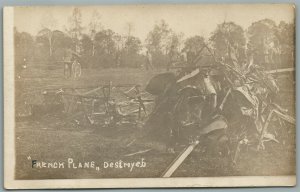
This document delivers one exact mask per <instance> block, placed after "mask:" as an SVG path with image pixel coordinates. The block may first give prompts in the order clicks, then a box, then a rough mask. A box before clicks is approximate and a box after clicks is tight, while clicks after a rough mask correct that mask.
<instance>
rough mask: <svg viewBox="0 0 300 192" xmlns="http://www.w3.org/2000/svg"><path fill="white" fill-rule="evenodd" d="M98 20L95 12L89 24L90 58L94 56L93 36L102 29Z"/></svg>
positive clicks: (98, 16) (97, 14)
mask: <svg viewBox="0 0 300 192" xmlns="http://www.w3.org/2000/svg"><path fill="white" fill-rule="evenodd" d="M100 18H101V17H100V14H99V13H98V12H97V11H96V10H95V11H94V12H93V14H92V18H91V21H90V23H89V32H90V39H91V41H92V52H91V53H92V56H94V55H95V35H96V33H97V32H98V31H100V30H101V29H103V26H102V24H101V22H100Z"/></svg>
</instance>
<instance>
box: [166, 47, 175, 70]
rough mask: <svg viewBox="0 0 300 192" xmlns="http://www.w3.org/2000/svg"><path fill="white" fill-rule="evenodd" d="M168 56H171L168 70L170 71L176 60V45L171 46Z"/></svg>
mask: <svg viewBox="0 0 300 192" xmlns="http://www.w3.org/2000/svg"><path fill="white" fill-rule="evenodd" d="M168 56H169V62H168V64H167V71H169V69H170V67H171V66H172V65H173V63H175V62H176V51H175V47H174V45H172V46H171V48H170V51H169V53H168Z"/></svg>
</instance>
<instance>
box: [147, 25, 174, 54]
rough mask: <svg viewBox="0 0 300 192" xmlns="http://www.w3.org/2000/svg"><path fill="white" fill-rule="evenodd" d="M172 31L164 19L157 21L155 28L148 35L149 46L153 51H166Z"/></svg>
mask: <svg viewBox="0 0 300 192" xmlns="http://www.w3.org/2000/svg"><path fill="white" fill-rule="evenodd" d="M171 32H172V30H171V29H170V27H169V25H168V24H167V23H166V22H165V21H164V20H161V21H160V22H159V23H156V24H155V25H154V28H153V30H152V31H150V32H149V33H148V35H147V39H146V44H147V48H148V49H149V50H151V51H152V52H160V53H166V45H167V43H166V42H167V41H168V37H169V35H170V34H171Z"/></svg>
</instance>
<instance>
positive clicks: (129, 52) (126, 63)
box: [120, 36, 142, 67]
mask: <svg viewBox="0 0 300 192" xmlns="http://www.w3.org/2000/svg"><path fill="white" fill-rule="evenodd" d="M141 48H142V45H141V41H140V39H139V38H137V37H133V36H127V37H126V41H125V43H124V48H123V50H122V53H121V58H120V59H121V60H122V61H121V63H122V64H121V63H120V65H122V66H123V67H139V66H140V64H141V62H142V61H141V59H142V57H141V55H140V54H139V52H140V51H141Z"/></svg>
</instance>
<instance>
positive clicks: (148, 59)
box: [146, 51, 154, 71]
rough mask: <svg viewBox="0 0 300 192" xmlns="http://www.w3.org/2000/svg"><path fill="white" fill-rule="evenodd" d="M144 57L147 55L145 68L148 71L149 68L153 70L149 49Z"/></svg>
mask: <svg viewBox="0 0 300 192" xmlns="http://www.w3.org/2000/svg"><path fill="white" fill-rule="evenodd" d="M146 57H147V61H146V70H147V71H148V70H149V69H151V70H153V69H154V68H153V64H152V55H151V53H150V52H149V51H147V52H146Z"/></svg>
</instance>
